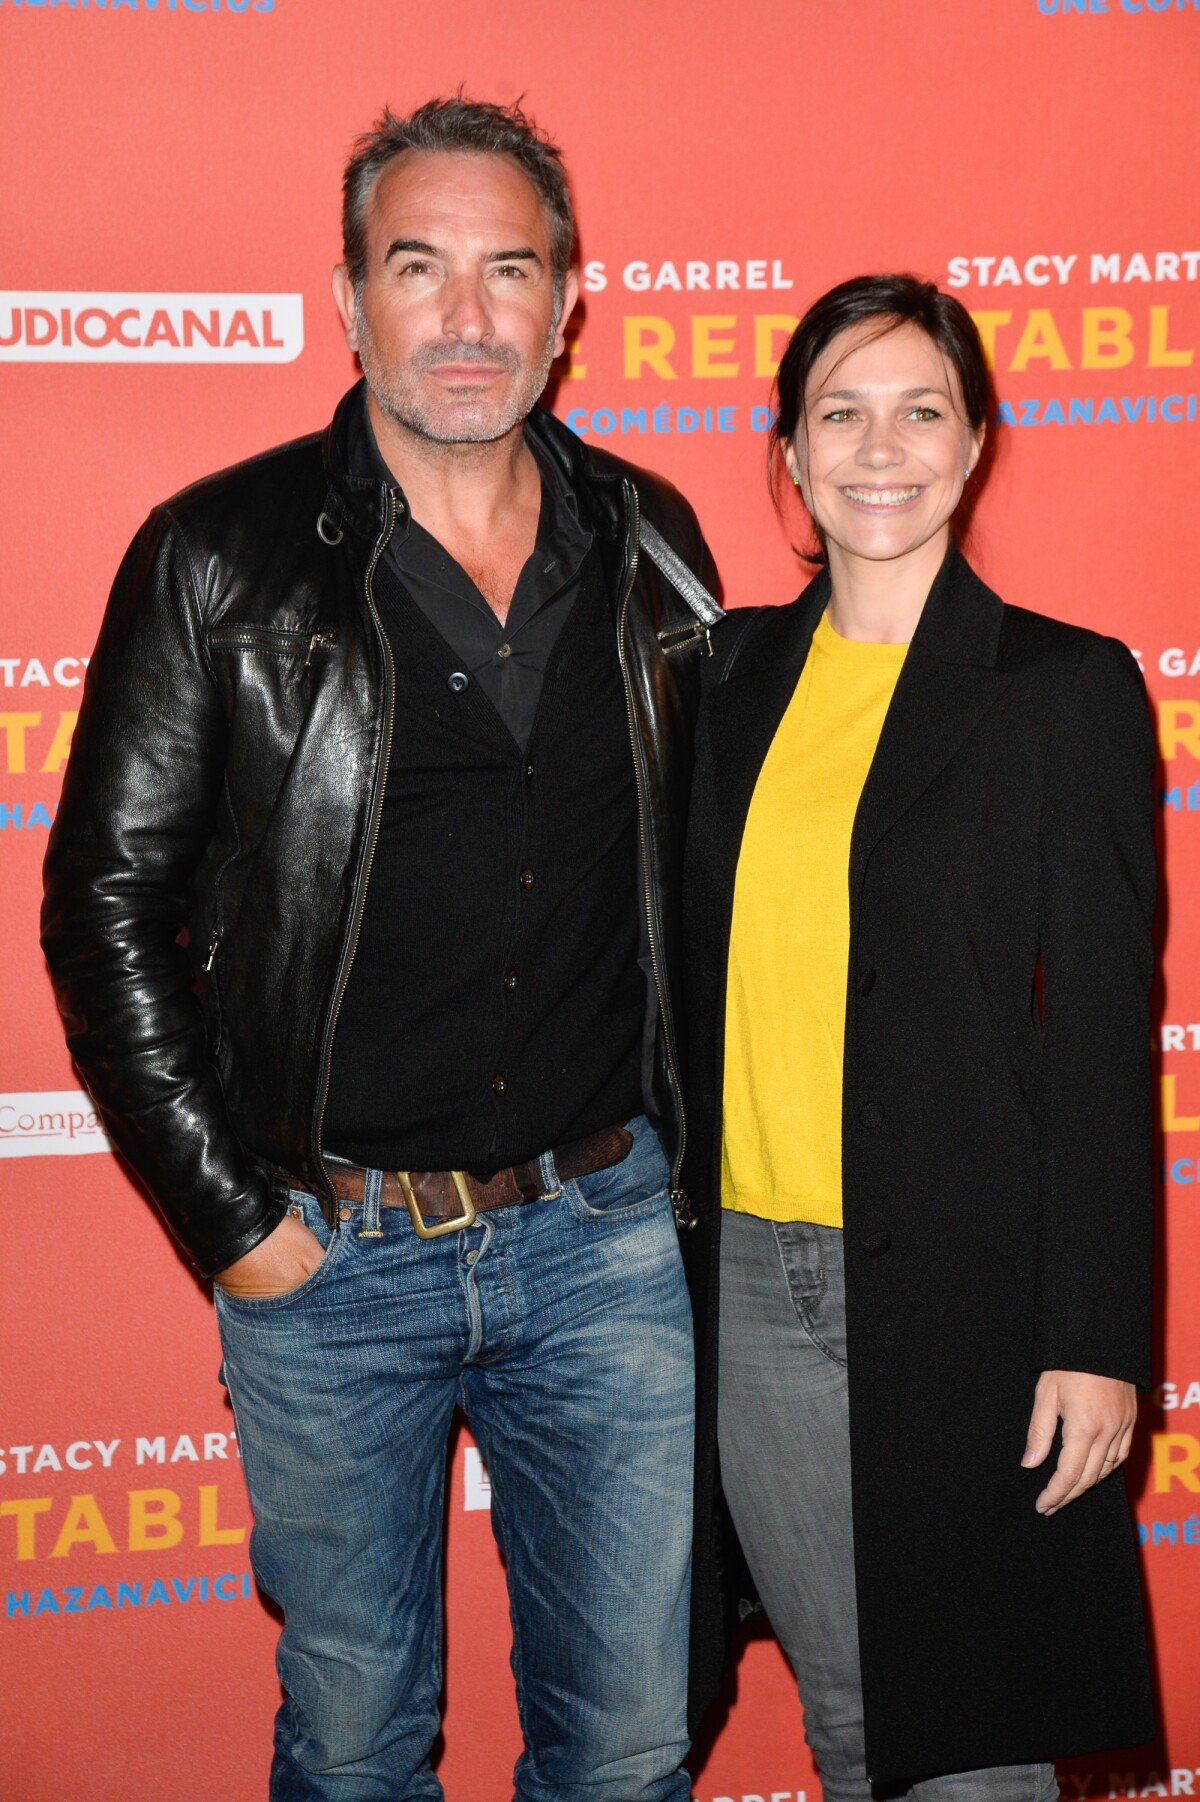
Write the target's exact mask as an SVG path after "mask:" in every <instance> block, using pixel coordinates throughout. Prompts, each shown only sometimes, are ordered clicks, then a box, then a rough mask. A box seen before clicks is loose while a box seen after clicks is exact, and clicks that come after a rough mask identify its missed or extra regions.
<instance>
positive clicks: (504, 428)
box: [355, 305, 558, 445]
mask: <svg viewBox="0 0 1200 1802" xmlns="http://www.w3.org/2000/svg"><path fill="white" fill-rule="evenodd" d="M355 316H356V321H357V326H358V360H359V363H360V364H361V365H362V372H363V375H364V377H365V378H366V383H367V387H368V388H369V389H370V390H371V393H372V394H373V395H374V397H375V401H376V404H377V405H378V406H379V408H380V410H381V411H382V412H383V413H385V414H386V415H387V417H388V418H389V419H390V420H392V421H393V423H394V424H396V425H398V426H399V427H400V428H401V429H402V430H404V431H408V432H412V433H413V434H414V435H415V436H416V437H418V438H423V439H425V440H426V441H427V442H428V443H430V444H446V445H451V444H491V443H494V442H495V441H496V440H497V439H499V438H505V437H507V436H508V434H509V433H510V432H511V431H512V430H513V428H514V426H517V425H520V423H521V422H522V420H524V419H525V418H526V417H527V415H528V414H529V413H530V412H531V411H532V409H533V407H534V406H535V405H536V403H537V401H538V400H539V398H540V397H541V395H542V393H543V392H544V390H545V387H546V383H547V382H548V381H549V379H550V366H551V364H552V363H553V361H554V341H555V338H556V336H557V333H558V316H557V311H556V313H555V317H554V319H553V320H552V321H551V323H550V327H549V330H548V332H547V334H546V342H545V344H544V345H543V347H542V354H541V355H540V356H539V357H538V359H537V361H536V362H535V363H527V364H523V363H522V362H521V359H520V357H519V356H518V354H517V353H516V351H514V350H511V349H509V348H508V347H507V346H502V347H500V348H499V349H497V348H495V347H488V346H485V345H477V344H460V345H458V346H457V347H456V348H455V350H454V352H453V356H454V360H455V361H456V362H459V363H480V364H485V365H488V366H489V367H490V366H495V365H498V366H502V367H503V368H505V369H506V370H510V371H513V372H515V373H516V377H517V379H516V383H515V386H513V387H511V388H510V389H509V391H508V395H507V398H506V400H505V401H504V403H503V406H502V408H501V410H500V412H497V411H496V402H494V401H489V400H487V399H485V398H484V397H482V396H481V397H480V398H479V399H478V400H477V401H474V402H472V401H469V400H468V401H459V402H455V401H452V400H450V401H447V402H446V403H445V407H444V411H445V413H446V415H448V417H446V418H439V417H438V416H437V415H438V413H440V412H441V411H442V410H443V409H440V408H439V409H437V411H436V412H435V410H434V409H433V408H431V407H429V406H427V405H423V404H422V402H421V399H420V378H421V376H422V374H423V373H424V371H425V369H426V368H428V367H431V366H432V365H434V364H435V363H438V362H443V361H445V360H446V346H445V345H442V344H438V345H428V346H426V347H425V348H424V349H423V350H421V351H418V352H416V353H415V354H414V356H412V357H411V358H410V359H409V360H408V362H407V363H406V364H404V365H403V366H402V367H401V368H399V369H395V368H391V369H389V368H386V367H385V366H384V364H383V361H382V359H381V358H380V356H379V354H378V351H377V348H376V344H375V339H374V337H373V336H372V333H371V328H370V326H369V325H368V324H367V321H366V319H365V317H364V315H363V310H362V307H361V305H359V306H356V308H355Z"/></svg>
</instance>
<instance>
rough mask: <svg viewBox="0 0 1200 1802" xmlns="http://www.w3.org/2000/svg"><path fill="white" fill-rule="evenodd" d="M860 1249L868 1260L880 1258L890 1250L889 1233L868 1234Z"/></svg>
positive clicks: (890, 1237) (890, 1236)
mask: <svg viewBox="0 0 1200 1802" xmlns="http://www.w3.org/2000/svg"><path fill="white" fill-rule="evenodd" d="M862 1248H863V1250H864V1251H865V1252H866V1254H867V1256H868V1257H869V1258H882V1257H885V1256H886V1255H887V1253H888V1252H889V1251H891V1249H892V1235H891V1234H890V1233H868V1234H867V1236H866V1238H865V1239H864V1240H863V1242H862Z"/></svg>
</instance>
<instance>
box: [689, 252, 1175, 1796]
mask: <svg viewBox="0 0 1200 1802" xmlns="http://www.w3.org/2000/svg"><path fill="white" fill-rule="evenodd" d="M988 393H989V384H988V377H987V371H986V366H985V362H984V357H983V352H982V348H981V346H980V342H979V338H978V334H977V332H976V330H975V327H974V324H973V322H972V321H971V318H970V315H969V314H968V313H967V312H966V311H965V310H964V309H963V307H962V306H961V305H960V304H959V303H958V302H957V301H956V300H954V299H953V298H951V297H950V296H948V295H945V294H941V293H939V292H938V290H937V289H936V288H935V287H933V286H932V285H929V284H923V283H920V282H917V281H916V280H914V279H912V278H911V277H904V276H884V277H870V278H864V279H861V280H856V281H851V282H846V283H844V284H843V285H842V286H840V287H838V288H835V289H834V290H833V291H832V292H831V293H829V294H827V295H825V296H824V298H823V299H821V300H819V301H818V302H817V303H816V305H815V306H813V307H812V308H811V309H810V311H809V312H808V313H807V314H806V316H805V317H804V319H802V320H801V322H800V324H799V326H798V327H797V329H796V332H795V335H794V336H793V338H792V340H791V343H790V344H789V346H788V349H787V352H786V354H785V356H784V358H783V361H782V363H781V365H780V370H779V377H778V420H777V423H776V426H775V428H774V450H775V453H776V455H777V457H778V459H779V460H780V461H781V462H782V464H783V465H784V466H785V467H786V470H787V472H788V474H789V475H790V476H791V478H792V480H793V481H794V482H795V483H796V484H797V486H798V487H799V489H800V491H801V494H802V496H803V500H804V503H805V506H806V507H807V509H808V512H809V515H810V516H811V519H812V522H813V524H814V526H815V528H816V532H817V536H818V539H819V543H820V552H819V555H818V556H816V557H815V558H814V560H817V561H821V562H823V563H824V566H825V567H824V568H823V570H822V572H821V573H820V574H819V575H818V576H817V578H816V580H815V581H814V582H813V583H812V584H811V585H810V586H809V587H808V588H807V589H806V590H805V591H804V593H803V594H802V595H801V596H800V598H799V600H798V601H796V602H794V603H793V604H792V605H791V606H788V607H783V608H778V609H773V608H768V609H763V610H762V611H761V612H760V613H758V614H757V615H756V616H755V617H753V618H751V619H750V620H749V622H748V623H747V624H746V625H745V626H744V627H743V626H742V625H741V622H739V621H737V620H735V621H734V622H732V623H731V625H730V626H729V627H728V628H726V629H725V633H726V634H727V637H726V642H725V644H724V645H723V646H722V644H721V638H722V634H718V635H717V640H716V650H717V655H715V656H714V658H713V660H712V666H713V680H712V685H711V686H710V689H709V693H708V696H707V699H706V702H705V707H704V711H703V714H702V719H701V726H700V732H699V741H698V758H697V790H696V795H695V801H694V813H693V821H692V826H691V832H690V852H689V859H690V868H689V871H688V874H687V878H686V885H685V893H686V894H687V897H688V905H689V908H690V916H691V918H690V929H689V936H690V956H691V959H692V971H693V979H694V983H695V1006H694V1010H693V1019H692V1023H691V1034H690V1040H691V1093H692V1109H693V1119H692V1122H691V1125H692V1136H691V1148H690V1175H689V1179H688V1187H689V1189H690V1191H691V1193H692V1194H693V1196H694V1197H695V1198H696V1199H697V1201H698V1202H700V1204H701V1208H700V1211H701V1215H702V1220H701V1226H700V1228H699V1229H698V1230H697V1231H696V1232H695V1233H694V1234H691V1235H689V1236H687V1237H686V1238H685V1253H686V1255H687V1257H688V1259H689V1263H690V1265H691V1275H692V1280H693V1288H694V1296H695V1303H696V1308H697V1316H698V1323H699V1327H700V1344H701V1394H700V1420H699V1433H700V1445H701V1450H700V1466H699V1481H698V1491H697V1547H696V1558H695V1577H694V1585H695V1622H694V1646H693V1652H694V1666H693V1681H694V1696H695V1702H696V1707H697V1712H699V1710H700V1709H701V1708H703V1707H704V1706H705V1705H706V1704H707V1702H708V1701H709V1700H711V1697H712V1694H713V1692H714V1691H715V1689H716V1686H717V1682H718V1680H719V1677H720V1672H721V1668H722V1664H723V1658H724V1643H725V1640H724V1635H725V1624H726V1621H727V1619H728V1617H729V1613H730V1610H731V1608H732V1607H733V1606H735V1605H736V1603H737V1599H738V1597H737V1582H736V1568H737V1558H736V1544H735V1543H734V1542H733V1541H731V1539H730V1537H729V1535H728V1534H727V1532H726V1525H727V1517H725V1515H724V1512H723V1502H722V1497H721V1491H722V1489H723V1491H724V1500H725V1502H727V1504H728V1509H729V1514H730V1516H731V1517H732V1524H733V1527H734V1528H735V1529H736V1536H737V1540H738V1541H740V1548H741V1552H742V1553H743V1554H744V1556H745V1560H746V1562H747V1564H748V1566H749V1571H750V1574H751V1577H752V1578H753V1583H754V1586H755V1588H756V1589H757V1592H758V1594H759V1595H760V1596H761V1598H762V1601H763V1604H764V1605H765V1607H766V1610H767V1613H768V1615H769V1616H770V1619H771V1622H772V1625H773V1626H774V1628H775V1631H776V1633H777V1634H778V1636H779V1638H780V1640H781V1642H782V1644H783V1647H784V1649H785V1651H786V1652H787V1655H788V1657H789V1658H790V1660H791V1662H792V1664H793V1667H794V1669H795V1671H796V1675H797V1678H798V1681H799V1687H800V1693H801V1698H802V1701H803V1704H804V1710H805V1728H806V1734H807V1737H808V1740H809V1743H810V1745H811V1747H812V1750H813V1753H814V1756H815V1758H816V1760H817V1762H818V1764H819V1766H820V1768H821V1773H822V1780H823V1783H824V1788H825V1795H826V1797H827V1799H829V1798H836V1799H837V1802H843V1799H849V1798H866V1797H867V1796H869V1794H870V1788H869V1780H871V1781H874V1782H876V1783H879V1782H886V1783H889V1784H893V1783H898V1784H899V1785H900V1786H901V1789H902V1790H903V1789H911V1790H912V1791H913V1793H919V1794H920V1795H921V1796H922V1797H925V1796H929V1797H933V1796H934V1795H935V1794H936V1795H937V1796H938V1797H941V1796H943V1795H944V1796H945V1798H946V1799H947V1802H951V1799H952V1798H953V1799H954V1802H957V1799H958V1798H964V1799H965V1798H967V1797H970V1798H972V1799H974V1798H987V1799H988V1802H1010V1799H1011V1802H1044V1799H1049V1798H1052V1797H1053V1796H1054V1795H1056V1793H1057V1791H1056V1785H1055V1781H1054V1772H1053V1766H1052V1764H1051V1763H1050V1761H1051V1760H1052V1759H1054V1758H1056V1757H1065V1756H1067V1755H1070V1754H1075V1753H1082V1752H1089V1751H1093V1750H1098V1749H1100V1748H1102V1747H1114V1746H1124V1745H1127V1744H1132V1743H1134V1742H1137V1741H1140V1740H1143V1739H1145V1738H1147V1737H1148V1736H1149V1735H1150V1734H1151V1733H1152V1731H1153V1720H1152V1712H1151V1703H1150V1697H1149V1683H1148V1677H1147V1668H1146V1652H1145V1643H1144V1635H1143V1627H1142V1619H1141V1602H1140V1596H1139V1585H1138V1574H1137V1569H1136V1561H1135V1551H1134V1542H1133V1536H1132V1532H1131V1527H1130V1520H1129V1513H1128V1504H1127V1500H1126V1495H1125V1491H1124V1487H1123V1479H1122V1478H1121V1477H1120V1476H1116V1477H1114V1475H1113V1473H1114V1472H1115V1471H1116V1470H1117V1469H1118V1467H1119V1466H1120V1465H1121V1463H1122V1462H1123V1461H1124V1459H1125V1457H1126V1455H1127V1453H1128V1450H1129V1444H1130V1437H1131V1434H1132V1431H1133V1422H1134V1411H1135V1391H1136V1389H1137V1388H1139V1387H1144V1386H1146V1385H1147V1383H1148V1381H1149V1370H1148V1340H1149V1331H1148V1319H1149V1296H1150V1234H1151V1224H1150V1216H1151V1175H1150V1172H1151V1146H1150V1132H1151V1109H1150V1080H1149V1019H1148V1004H1147V997H1148V991H1149V988H1150V981H1151V974H1152V963H1153V956H1152V949H1151V916H1152V912H1153V905H1154V885H1155V864H1154V843H1153V800H1152V781H1153V762H1154V750H1153V739H1152V733H1151V729H1150V724H1149V720H1148V717H1147V710H1146V703H1145V694H1144V690H1143V687H1142V682H1141V678H1140V675H1139V673H1138V670H1137V667H1136V665H1135V663H1134V660H1133V658H1132V657H1131V656H1130V654H1129V652H1128V651H1127V650H1126V649H1125V648H1124V646H1123V645H1121V644H1119V643H1118V642H1117V641H1116V640H1114V639H1108V638H1101V637H1099V636H1097V635H1096V634H1095V633H1092V632H1088V631H1085V630H1083V629H1081V628H1078V627H1074V626H1068V625H1063V624H1061V623H1059V622H1058V621H1056V620H1053V619H1049V618H1046V617H1044V616H1042V615H1040V614H1035V613H1030V612H1026V611H1024V610H1022V609H1019V608H1016V607H1009V606H1006V605H1005V604H1004V603H1003V602H1002V601H1001V600H999V599H998V597H997V596H996V595H994V594H993V593H991V591H990V590H989V589H988V588H986V587H985V586H984V584H983V583H982V582H981V581H980V580H979V578H978V576H976V575H975V573H974V572H973V571H972V569H971V568H970V566H969V564H968V563H967V562H966V560H965V559H964V557H963V555H962V553H961V551H960V550H959V549H958V548H957V546H956V544H955V540H954V535H953V524H954V520H955V516H956V514H957V513H958V511H959V508H960V504H961V502H962V499H963V495H964V491H965V490H966V489H967V486H968V484H969V483H970V481H971V477H972V473H973V471H974V469H975V467H976V464H977V462H978V459H979V456H980V453H981V450H982V447H983V441H984V432H985V427H986V423H987V407H988ZM697 1107H698V1110H699V1114H698V1118H697V1115H696V1110H697ZM718 1375H719V1401H718V1400H717V1399H716V1395H715V1391H716V1389H717V1386H718V1385H717V1378H718ZM718 1445H719V1458H718ZM718 1464H719V1471H720V1476H719V1478H718V1475H717V1469H718Z"/></svg>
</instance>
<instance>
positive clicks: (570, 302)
mask: <svg viewBox="0 0 1200 1802" xmlns="http://www.w3.org/2000/svg"><path fill="white" fill-rule="evenodd" d="M578 299H579V271H578V270H577V269H568V270H567V276H566V280H565V281H564V282H563V292H562V305H561V307H560V308H559V310H558V321H557V326H556V329H555V333H554V355H555V356H556V357H561V356H562V354H563V351H564V350H566V348H567V321H568V319H569V318H570V317H571V314H572V313H573V312H574V311H575V304H576V302H577V301H578Z"/></svg>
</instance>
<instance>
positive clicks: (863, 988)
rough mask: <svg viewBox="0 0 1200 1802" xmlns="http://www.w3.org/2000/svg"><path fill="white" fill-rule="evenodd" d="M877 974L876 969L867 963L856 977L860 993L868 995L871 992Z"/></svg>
mask: <svg viewBox="0 0 1200 1802" xmlns="http://www.w3.org/2000/svg"><path fill="white" fill-rule="evenodd" d="M877 975H878V971H877V970H875V969H874V967H873V966H871V965H868V967H867V968H866V969H865V970H864V971H863V972H862V973H861V975H860V976H859V979H858V992H859V994H860V995H869V994H870V993H871V990H872V989H873V988H874V987H875V980H876V977H877Z"/></svg>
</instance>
